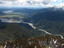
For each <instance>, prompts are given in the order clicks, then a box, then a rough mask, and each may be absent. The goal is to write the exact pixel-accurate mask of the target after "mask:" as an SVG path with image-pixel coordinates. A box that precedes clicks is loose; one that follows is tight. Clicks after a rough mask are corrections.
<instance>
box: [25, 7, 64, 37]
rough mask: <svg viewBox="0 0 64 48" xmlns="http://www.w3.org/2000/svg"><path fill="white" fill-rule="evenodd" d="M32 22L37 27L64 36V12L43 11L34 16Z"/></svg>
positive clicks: (47, 9)
mask: <svg viewBox="0 0 64 48" xmlns="http://www.w3.org/2000/svg"><path fill="white" fill-rule="evenodd" d="M29 19H30V21H29V20H28V19H27V20H26V21H29V22H32V23H34V24H35V26H36V27H38V28H41V29H44V30H46V31H48V32H50V33H53V34H61V35H63V36H64V33H63V32H64V11H63V10H54V9H53V8H52V9H50V8H46V9H42V10H41V11H40V12H39V13H36V14H34V15H33V16H32V17H31V18H29Z"/></svg>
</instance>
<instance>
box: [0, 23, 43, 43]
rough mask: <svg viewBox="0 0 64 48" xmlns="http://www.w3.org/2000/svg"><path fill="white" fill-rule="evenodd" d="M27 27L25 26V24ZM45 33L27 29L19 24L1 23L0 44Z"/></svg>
mask: <svg viewBox="0 0 64 48" xmlns="http://www.w3.org/2000/svg"><path fill="white" fill-rule="evenodd" d="M24 25H25V24H24ZM43 34H44V33H42V32H40V31H37V30H33V29H31V28H29V27H28V28H27V27H26V25H25V27H24V26H23V24H21V23H20V24H18V23H2V22H0V36H1V37H0V42H3V41H6V40H16V39H20V38H29V37H34V36H40V35H43Z"/></svg>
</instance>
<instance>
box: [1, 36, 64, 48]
mask: <svg viewBox="0 0 64 48" xmlns="http://www.w3.org/2000/svg"><path fill="white" fill-rule="evenodd" d="M0 48H64V39H62V38H61V37H58V36H52V35H47V36H41V37H34V38H26V39H18V40H8V41H6V42H4V43H1V44H0Z"/></svg>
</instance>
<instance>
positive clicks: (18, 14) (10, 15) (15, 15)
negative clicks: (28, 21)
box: [0, 12, 24, 18]
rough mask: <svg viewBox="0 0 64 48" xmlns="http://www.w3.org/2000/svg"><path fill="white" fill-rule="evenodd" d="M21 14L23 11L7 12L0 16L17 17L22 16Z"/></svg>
mask: <svg viewBox="0 0 64 48" xmlns="http://www.w3.org/2000/svg"><path fill="white" fill-rule="evenodd" d="M22 15H24V14H23V13H16V12H13V13H7V14H6V15H0V17H9V18H10V17H19V18H23V17H22Z"/></svg>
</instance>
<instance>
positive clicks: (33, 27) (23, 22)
mask: <svg viewBox="0 0 64 48" xmlns="http://www.w3.org/2000/svg"><path fill="white" fill-rule="evenodd" d="M22 23H25V24H28V25H30V26H31V27H32V28H33V29H37V30H39V31H42V32H45V33H46V34H48V35H55V36H60V37H61V38H62V39H63V36H62V35H60V34H52V33H49V32H48V31H46V30H43V29H38V28H37V27H35V26H34V25H33V24H32V23H28V22H22Z"/></svg>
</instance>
